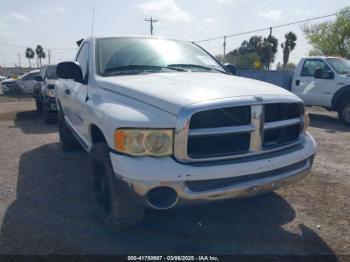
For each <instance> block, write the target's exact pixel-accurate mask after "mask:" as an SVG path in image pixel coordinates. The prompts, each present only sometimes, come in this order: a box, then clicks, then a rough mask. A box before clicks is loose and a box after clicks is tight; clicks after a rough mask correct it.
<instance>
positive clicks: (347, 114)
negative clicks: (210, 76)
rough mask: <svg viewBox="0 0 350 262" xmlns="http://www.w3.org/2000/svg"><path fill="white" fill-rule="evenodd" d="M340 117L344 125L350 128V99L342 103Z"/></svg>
mask: <svg viewBox="0 0 350 262" xmlns="http://www.w3.org/2000/svg"><path fill="white" fill-rule="evenodd" d="M338 117H339V119H340V120H341V121H342V122H343V123H344V125H346V126H350V98H347V99H345V100H343V101H342V102H341V104H340V106H339V111H338Z"/></svg>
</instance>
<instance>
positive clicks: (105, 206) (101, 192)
mask: <svg viewBox="0 0 350 262" xmlns="http://www.w3.org/2000/svg"><path fill="white" fill-rule="evenodd" d="M94 179H95V181H94V186H95V195H96V201H97V204H98V206H99V208H100V209H101V211H102V212H103V213H104V214H109V213H110V210H111V200H110V192H109V185H108V181H107V174H106V171H105V169H104V167H103V165H102V164H101V163H95V165H94Z"/></svg>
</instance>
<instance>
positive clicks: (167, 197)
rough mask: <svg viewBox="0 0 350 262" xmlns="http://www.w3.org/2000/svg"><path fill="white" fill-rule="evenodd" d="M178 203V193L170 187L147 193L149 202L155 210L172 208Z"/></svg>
mask: <svg viewBox="0 0 350 262" xmlns="http://www.w3.org/2000/svg"><path fill="white" fill-rule="evenodd" d="M177 201H178V196H177V193H176V191H175V190H174V189H172V188H170V187H157V188H154V189H152V190H150V191H149V192H148V193H147V202H148V204H149V205H150V206H151V207H153V208H155V209H169V208H172V207H173V206H175V205H176V203H177Z"/></svg>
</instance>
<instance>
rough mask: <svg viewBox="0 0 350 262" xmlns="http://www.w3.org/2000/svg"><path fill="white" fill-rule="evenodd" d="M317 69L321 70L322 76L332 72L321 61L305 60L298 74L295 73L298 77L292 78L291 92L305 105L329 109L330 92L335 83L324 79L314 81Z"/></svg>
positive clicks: (329, 79) (332, 80)
mask: <svg viewBox="0 0 350 262" xmlns="http://www.w3.org/2000/svg"><path fill="white" fill-rule="evenodd" d="M317 68H320V69H321V70H322V72H323V73H322V75H329V76H330V75H332V74H331V73H330V72H333V71H332V70H331V68H330V67H329V66H328V65H327V64H326V63H325V62H324V61H323V60H321V59H315V58H310V59H306V60H305V61H304V64H303V66H302V68H301V70H300V72H296V73H297V74H299V76H297V77H295V78H294V83H293V86H292V91H293V93H295V94H296V95H297V96H299V97H300V98H301V99H302V100H303V101H304V103H305V104H306V105H310V106H311V105H316V106H324V107H329V106H330V103H331V98H332V94H333V93H332V91H331V90H332V87H333V85H334V84H335V81H334V79H331V78H326V77H325V78H322V79H315V77H314V76H315V71H316V69H317ZM333 75H334V73H333Z"/></svg>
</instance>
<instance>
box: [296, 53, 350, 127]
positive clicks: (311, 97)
mask: <svg viewBox="0 0 350 262" xmlns="http://www.w3.org/2000/svg"><path fill="white" fill-rule="evenodd" d="M291 91H292V92H293V93H294V94H296V95H297V96H299V97H300V98H301V99H302V100H303V101H304V103H305V104H306V105H307V106H321V107H324V108H327V109H328V110H332V111H336V112H338V117H339V119H340V120H342V121H343V123H344V124H345V125H348V126H350V60H347V59H344V58H338V57H306V58H303V59H301V60H300V62H299V64H298V66H297V68H296V70H295V72H294V77H293V80H292V86H291Z"/></svg>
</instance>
